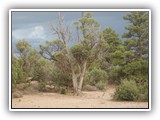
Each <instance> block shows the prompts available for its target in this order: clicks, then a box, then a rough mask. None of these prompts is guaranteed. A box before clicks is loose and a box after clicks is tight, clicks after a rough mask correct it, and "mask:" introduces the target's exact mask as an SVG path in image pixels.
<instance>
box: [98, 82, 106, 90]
mask: <svg viewBox="0 0 160 120" xmlns="http://www.w3.org/2000/svg"><path fill="white" fill-rule="evenodd" d="M106 84H107V83H106V82H103V81H100V82H98V83H97V84H96V87H97V88H98V89H100V90H103V89H104V88H105V87H106Z"/></svg>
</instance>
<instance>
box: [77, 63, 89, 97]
mask: <svg viewBox="0 0 160 120" xmlns="http://www.w3.org/2000/svg"><path fill="white" fill-rule="evenodd" d="M86 66H87V61H84V63H83V65H82V70H81V73H80V77H79V84H78V91H77V92H78V93H77V94H78V95H79V94H81V90H82V85H83V80H84V75H85V72H86Z"/></svg>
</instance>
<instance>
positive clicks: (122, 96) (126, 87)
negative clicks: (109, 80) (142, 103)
mask: <svg viewBox="0 0 160 120" xmlns="http://www.w3.org/2000/svg"><path fill="white" fill-rule="evenodd" d="M138 97H139V89H138V87H137V84H136V82H135V81H133V80H130V81H129V80H127V79H124V80H123V81H122V83H121V85H120V86H119V87H118V88H117V90H116V92H115V95H114V99H115V100H127V101H134V100H138Z"/></svg>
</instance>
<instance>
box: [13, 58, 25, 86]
mask: <svg viewBox="0 0 160 120" xmlns="http://www.w3.org/2000/svg"><path fill="white" fill-rule="evenodd" d="M26 78H27V76H26V73H25V72H24V71H23V69H22V67H21V65H20V63H19V61H18V59H17V58H16V57H12V87H13V88H15V87H16V84H18V83H21V82H25V80H26Z"/></svg>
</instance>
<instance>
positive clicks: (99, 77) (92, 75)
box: [85, 68, 108, 88]
mask: <svg viewBox="0 0 160 120" xmlns="http://www.w3.org/2000/svg"><path fill="white" fill-rule="evenodd" d="M107 78H108V75H107V73H106V71H104V70H102V69H97V68H94V69H92V70H91V71H90V72H88V73H87V75H86V77H85V79H86V80H87V82H88V83H89V84H90V85H93V86H98V87H99V88H103V87H104V86H106V84H107ZM96 84H97V85H96ZM102 84H104V85H102Z"/></svg>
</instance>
